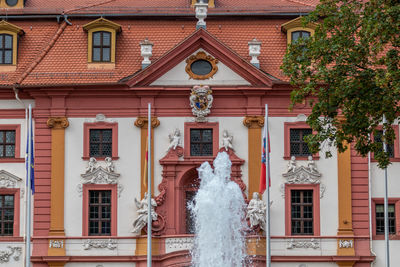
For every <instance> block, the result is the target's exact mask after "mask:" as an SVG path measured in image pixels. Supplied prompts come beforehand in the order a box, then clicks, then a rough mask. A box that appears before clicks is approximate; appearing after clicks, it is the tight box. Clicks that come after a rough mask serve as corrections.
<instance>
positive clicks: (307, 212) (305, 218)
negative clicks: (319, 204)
mask: <svg viewBox="0 0 400 267" xmlns="http://www.w3.org/2000/svg"><path fill="white" fill-rule="evenodd" d="M291 224H292V225H291V227H292V235H313V234H314V227H313V225H314V215H313V191H312V190H292V191H291Z"/></svg>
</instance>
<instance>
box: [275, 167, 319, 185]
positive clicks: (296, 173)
mask: <svg viewBox="0 0 400 267" xmlns="http://www.w3.org/2000/svg"><path fill="white" fill-rule="evenodd" d="M282 176H283V177H285V178H286V183H288V184H319V183H321V181H320V178H321V174H320V173H319V172H315V171H311V170H310V169H309V168H307V167H304V166H300V167H296V168H295V169H294V170H293V171H288V172H286V173H284V174H282Z"/></svg>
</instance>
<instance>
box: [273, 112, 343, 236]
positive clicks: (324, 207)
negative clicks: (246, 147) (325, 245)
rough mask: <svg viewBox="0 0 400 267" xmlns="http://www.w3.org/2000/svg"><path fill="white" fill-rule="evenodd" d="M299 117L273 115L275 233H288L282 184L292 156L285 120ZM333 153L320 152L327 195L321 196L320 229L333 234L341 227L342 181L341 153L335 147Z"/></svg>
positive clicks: (319, 161) (295, 119) (322, 178)
mask: <svg viewBox="0 0 400 267" xmlns="http://www.w3.org/2000/svg"><path fill="white" fill-rule="evenodd" d="M295 121H297V118H296V117H286V118H285V117H271V118H269V128H270V138H271V189H270V192H271V200H272V201H273V204H272V206H271V233H272V235H277V236H283V235H285V223H284V222H285V199H284V197H282V191H281V186H282V185H283V184H284V183H285V179H284V177H283V176H282V173H285V172H286V171H287V164H288V162H289V161H288V160H285V159H284V158H283V156H284V138H283V135H284V123H285V122H295ZM332 155H333V156H332V157H331V158H329V159H325V157H324V155H323V152H320V159H319V160H316V166H317V168H318V170H319V171H320V173H321V174H322V177H321V183H322V184H324V185H325V187H326V190H325V192H324V196H323V197H322V198H321V199H320V229H321V235H322V236H326V235H328V236H333V235H336V233H337V228H338V222H337V221H338V220H337V216H338V198H337V194H338V183H337V175H338V172H337V154H336V152H335V150H333V151H332ZM306 163H307V161H305V160H298V161H297V165H299V166H302V165H305V164H306Z"/></svg>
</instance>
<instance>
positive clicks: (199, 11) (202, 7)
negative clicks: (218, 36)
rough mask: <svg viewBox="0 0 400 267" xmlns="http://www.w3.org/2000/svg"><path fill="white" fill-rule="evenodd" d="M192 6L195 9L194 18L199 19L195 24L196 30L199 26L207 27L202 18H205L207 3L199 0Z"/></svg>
mask: <svg viewBox="0 0 400 267" xmlns="http://www.w3.org/2000/svg"><path fill="white" fill-rule="evenodd" d="M194 8H195V11H196V19H198V20H199V21H198V22H197V24H196V30H198V29H200V28H202V29H206V28H207V27H206V22H205V21H204V19H205V18H207V9H208V3H204V2H203V0H200V2H199V3H196V4H195V5H194Z"/></svg>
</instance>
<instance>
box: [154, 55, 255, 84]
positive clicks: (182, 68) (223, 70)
mask: <svg viewBox="0 0 400 267" xmlns="http://www.w3.org/2000/svg"><path fill="white" fill-rule="evenodd" d="M198 53H205V54H206V55H207V56H208V57H212V56H211V55H210V54H208V53H207V52H206V51H205V50H203V49H199V50H197V51H195V52H194V53H193V54H192V55H191V56H189V57H188V58H190V57H195V56H196V54H198ZM187 61H188V59H186V60H183V61H181V62H180V63H178V64H177V65H176V66H175V67H173V68H172V69H170V70H169V71H167V72H166V73H165V74H164V75H162V76H161V77H160V78H158V79H157V80H155V81H154V82H152V83H151V84H150V85H152V86H153V85H154V86H155V85H160V86H163V85H166V86H168V85H178V86H179V85H196V84H199V83H201V84H204V85H251V84H250V82H249V81H247V80H246V79H244V78H243V77H242V76H240V75H239V74H237V73H236V72H235V71H233V70H232V69H231V68H229V67H228V66H227V65H226V64H224V63H222V62H218V63H217V64H216V67H217V68H218V70H217V71H216V72H215V73H214V74H213V75H210V77H208V78H205V79H196V78H193V77H192V76H193V75H192V73H191V72H188V71H186V69H187V68H190V65H189V63H188V62H187Z"/></svg>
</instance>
